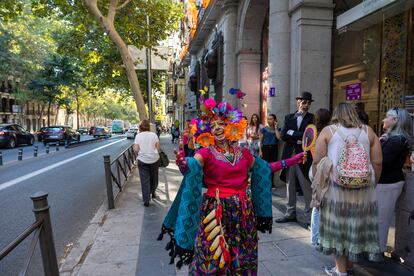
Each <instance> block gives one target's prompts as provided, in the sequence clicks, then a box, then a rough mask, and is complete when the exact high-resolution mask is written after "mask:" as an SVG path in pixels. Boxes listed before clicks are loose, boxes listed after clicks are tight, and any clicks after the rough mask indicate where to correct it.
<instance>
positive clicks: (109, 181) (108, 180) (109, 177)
mask: <svg viewBox="0 0 414 276" xmlns="http://www.w3.org/2000/svg"><path fill="white" fill-rule="evenodd" d="M103 158H104V167H105V180H106V181H105V182H106V194H107V196H108V208H109V209H114V208H115V206H114V191H113V190H112V175H111V157H110V156H109V155H104V157H103Z"/></svg>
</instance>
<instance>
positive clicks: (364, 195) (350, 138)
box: [313, 103, 382, 276]
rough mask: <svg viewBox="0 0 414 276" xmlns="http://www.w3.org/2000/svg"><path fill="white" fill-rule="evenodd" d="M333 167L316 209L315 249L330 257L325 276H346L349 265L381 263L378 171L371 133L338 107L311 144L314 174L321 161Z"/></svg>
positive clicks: (352, 114)
mask: <svg viewBox="0 0 414 276" xmlns="http://www.w3.org/2000/svg"><path fill="white" fill-rule="evenodd" d="M325 156H327V157H328V158H329V159H330V161H331V162H332V167H333V168H334V169H333V172H332V174H331V183H330V186H329V189H328V191H327V192H326V194H325V196H324V198H323V200H322V203H321V207H320V225H319V239H318V241H319V245H318V249H319V250H321V251H322V252H323V253H324V254H327V255H330V254H335V264H336V265H335V266H334V267H332V268H327V267H326V268H325V272H326V273H327V274H328V275H340V276H342V275H344V276H345V275H348V273H347V270H349V269H352V263H353V262H357V261H359V260H360V259H361V258H363V257H367V258H368V259H369V260H371V261H381V260H382V256H381V252H380V247H379V241H378V208H377V200H376V196H375V183H376V182H377V181H378V179H379V176H380V173H381V166H382V153H381V145H380V143H379V140H378V137H377V136H376V135H375V133H374V131H373V130H372V129H371V128H370V127H369V126H367V125H364V124H362V123H361V121H360V119H359V118H358V114H357V113H356V111H355V108H354V107H353V106H352V105H351V104H348V103H341V104H339V105H338V106H337V107H336V108H335V110H334V112H333V117H332V125H330V126H328V127H325V128H324V129H323V130H322V132H321V134H320V135H319V137H318V140H317V142H316V149H315V156H314V161H313V174H314V175H315V173H316V167H317V165H318V163H319V162H320V160H321V159H322V158H323V157H325Z"/></svg>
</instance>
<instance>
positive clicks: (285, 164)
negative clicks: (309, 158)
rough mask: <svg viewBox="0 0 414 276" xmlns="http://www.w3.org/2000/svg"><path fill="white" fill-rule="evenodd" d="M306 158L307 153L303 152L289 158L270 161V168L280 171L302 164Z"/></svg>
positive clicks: (273, 170)
mask: <svg viewBox="0 0 414 276" xmlns="http://www.w3.org/2000/svg"><path fill="white" fill-rule="evenodd" d="M305 158H306V153H305V152H301V153H299V154H296V155H294V156H293V157H291V158H289V159H285V160H280V161H276V162H272V163H270V168H271V169H272V172H277V171H280V170H281V169H286V168H289V167H291V166H294V165H297V164H300V163H302V162H303V161H304V160H305Z"/></svg>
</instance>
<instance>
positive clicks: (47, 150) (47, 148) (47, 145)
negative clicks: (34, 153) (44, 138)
mask: <svg viewBox="0 0 414 276" xmlns="http://www.w3.org/2000/svg"><path fill="white" fill-rule="evenodd" d="M46 154H49V144H46Z"/></svg>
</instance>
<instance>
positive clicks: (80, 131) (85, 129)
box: [78, 127, 89, 135]
mask: <svg viewBox="0 0 414 276" xmlns="http://www.w3.org/2000/svg"><path fill="white" fill-rule="evenodd" d="M78 132H79V134H80V135H83V134H88V132H89V129H88V128H87V127H80V128H78Z"/></svg>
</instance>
